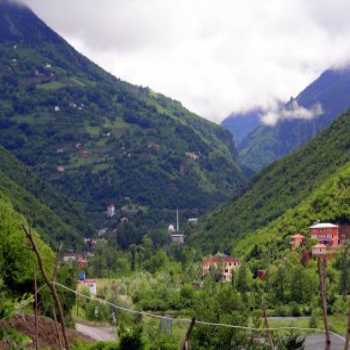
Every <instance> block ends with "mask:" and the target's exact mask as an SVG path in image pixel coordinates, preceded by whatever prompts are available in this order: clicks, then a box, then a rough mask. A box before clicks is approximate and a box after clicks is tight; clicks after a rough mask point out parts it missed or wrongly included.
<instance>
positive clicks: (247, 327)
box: [53, 282, 324, 333]
mask: <svg viewBox="0 0 350 350" xmlns="http://www.w3.org/2000/svg"><path fill="white" fill-rule="evenodd" d="M53 283H54V284H56V285H57V286H58V287H61V288H63V289H65V290H67V291H69V292H72V293H74V294H75V295H79V296H81V297H83V298H85V299H89V300H94V301H98V302H101V303H103V304H107V305H110V306H112V307H114V308H116V309H119V310H122V311H125V312H129V313H132V314H137V315H142V316H148V317H151V318H156V319H161V320H172V321H174V322H183V323H191V321H192V320H191V319H188V318H172V317H168V316H161V315H157V314H154V313H151V312H146V311H138V310H134V309H130V308H127V307H125V306H120V305H116V304H113V303H111V302H109V301H107V300H105V299H102V298H99V297H95V296H89V295H86V294H83V293H80V292H78V291H76V290H74V289H72V288H69V287H67V286H65V285H64V284H61V283H58V282H53ZM196 324H200V325H203V326H212V327H226V328H235V329H243V330H251V331H255V332H266V331H267V330H270V331H280V330H303V331H313V332H315V331H317V332H322V333H323V332H324V329H319V328H308V327H296V326H295V327H294V326H284V327H272V328H256V327H249V326H238V325H232V324H227V323H213V322H206V321H197V320H196Z"/></svg>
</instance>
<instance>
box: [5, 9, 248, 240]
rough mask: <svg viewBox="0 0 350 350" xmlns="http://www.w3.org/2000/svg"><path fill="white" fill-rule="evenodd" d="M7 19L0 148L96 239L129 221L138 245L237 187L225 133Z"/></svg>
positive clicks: (20, 18)
mask: <svg viewBox="0 0 350 350" xmlns="http://www.w3.org/2000/svg"><path fill="white" fill-rule="evenodd" d="M6 6H8V5H7V4H6ZM0 7H1V5H0ZM10 7H11V6H10ZM11 11H12V12H11ZM11 11H10V10H6V11H0V22H2V23H4V22H5V21H1V17H2V16H5V15H6V16H10V19H11V23H12V25H13V26H14V28H15V29H16V30H15V32H16V33H15V34H13V33H12V34H11V31H10V34H6V33H8V32H9V30H7V31H0V53H1V56H0V83H1V85H0V93H1V94H2V96H3V99H2V101H1V103H0V144H2V145H3V146H5V148H6V149H7V150H9V151H10V152H12V153H13V154H14V155H15V156H16V157H17V158H18V159H19V160H21V161H22V162H24V163H25V164H26V165H27V166H30V167H31V169H32V170H33V172H34V173H35V174H36V175H38V176H39V177H41V178H45V179H46V180H48V182H50V183H51V185H52V186H54V188H55V189H56V190H58V191H61V192H62V193H65V194H66V195H67V196H69V197H70V198H71V199H72V200H73V201H75V202H79V203H81V204H82V205H83V210H84V212H85V216H86V218H87V220H90V221H91V223H92V224H93V226H94V227H95V229H100V228H104V227H107V228H111V229H113V230H115V229H117V230H118V229H122V227H121V222H120V220H121V219H122V218H123V217H125V216H128V217H127V218H128V219H129V221H131V222H130V225H129V226H132V225H133V223H134V224H135V225H136V226H138V229H136V228H134V229H133V230H134V231H135V230H137V231H138V238H137V239H140V238H141V236H142V235H143V234H145V233H146V232H147V231H148V230H149V228H150V227H155V226H159V225H160V224H162V225H165V224H166V223H167V222H168V221H169V220H170V219H172V218H173V216H174V210H175V209H176V208H177V207H178V208H180V209H182V210H183V212H184V213H185V217H186V216H187V217H188V216H193V215H199V214H200V213H203V212H205V211H207V210H208V209H209V208H212V207H214V206H215V205H217V204H219V203H221V202H223V201H226V200H228V199H229V198H230V196H231V195H232V194H234V193H235V192H237V191H240V190H241V189H242V188H243V187H244V186H245V183H246V180H245V177H244V175H243V174H242V171H241V169H240V167H239V165H238V162H237V151H236V150H235V147H234V144H233V141H232V138H231V136H230V134H229V132H228V131H226V130H224V129H222V128H221V127H219V126H217V125H216V124H214V123H211V122H209V121H207V120H204V119H203V118H200V117H198V116H196V115H195V114H193V113H191V112H189V111H188V110H187V109H186V108H184V107H183V106H182V105H181V104H180V103H179V102H177V101H174V100H172V99H169V98H166V97H165V96H163V95H161V94H158V93H155V92H153V91H152V90H151V89H149V88H142V87H137V86H133V85H131V84H129V83H127V82H124V81H121V80H120V79H117V78H115V77H113V76H112V75H110V74H109V73H107V72H105V71H103V70H102V69H101V68H99V67H98V66H97V65H96V64H94V63H92V62H91V61H89V60H88V59H87V58H85V57H84V56H82V55H81V54H79V53H78V52H77V51H75V50H74V48H72V46H70V45H69V44H68V43H67V42H66V41H65V40H64V39H62V38H61V37H60V36H59V35H57V34H56V33H54V32H53V31H51V30H50V29H48V27H47V26H46V25H45V24H43V22H42V21H41V20H40V19H38V18H37V17H36V15H34V13H33V12H32V11H31V10H28V9H27V8H23V7H17V6H15V7H11ZM18 11H19V12H21V13H22V12H23V13H24V14H23V15H21V14H18ZM13 12H14V14H13ZM32 22H33V23H32ZM7 23H8V21H7ZM2 25H4V24H2ZM28 27H33V28H38V30H34V31H32V32H33V33H34V36H30V31H29V30H28V29H27V28H28ZM12 29H13V28H12ZM12 31H13V30H12ZM42 31H43V32H44V33H42ZM46 31H49V33H46ZM23 32H25V33H24V34H23ZM4 33H5V35H4ZM22 34H23V35H22ZM45 37H48V38H49V39H48V40H45ZM38 38H39V39H40V40H39V39H38ZM43 38H44V39H43ZM110 204H114V205H115V206H116V208H117V212H116V215H115V217H114V218H107V217H106V214H105V212H106V208H107V206H108V205H110ZM126 207H129V208H132V210H125V208H126ZM123 208H124V209H123ZM128 213H129V214H130V215H129V214H128ZM135 213H136V214H135ZM124 221H125V220H124ZM140 224H141V226H142V225H145V226H144V227H143V228H140V226H139V225H140ZM124 226H125V225H124Z"/></svg>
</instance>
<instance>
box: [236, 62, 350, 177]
mask: <svg viewBox="0 0 350 350" xmlns="http://www.w3.org/2000/svg"><path fill="white" fill-rule="evenodd" d="M293 103H294V104H297V105H298V106H299V107H302V108H305V109H308V110H310V109H311V110H312V109H313V108H314V107H315V106H317V105H319V106H320V107H321V109H322V111H321V113H320V115H315V116H314V118H312V119H299V118H292V119H291V118H283V116H282V115H281V119H280V120H279V122H278V123H277V124H276V125H274V126H268V125H263V124H262V125H260V126H258V127H257V128H256V129H255V130H253V131H252V132H251V133H249V134H248V135H247V136H246V137H245V139H244V140H243V141H242V142H241V143H240V145H239V158H240V161H241V163H242V164H243V165H245V166H247V167H248V168H250V169H252V170H254V171H259V170H260V169H262V168H263V167H265V166H266V165H268V164H270V163H272V162H273V161H275V160H277V159H279V158H281V157H283V156H285V155H287V154H289V153H290V152H292V151H293V150H295V149H297V148H298V147H300V146H302V145H304V144H305V143H307V142H308V141H309V140H310V139H311V138H313V137H314V136H315V135H317V134H318V133H319V132H320V131H321V130H322V129H323V128H325V127H327V126H329V125H330V123H331V122H332V121H333V120H334V119H335V118H336V117H337V116H338V115H339V114H341V113H343V112H345V111H346V110H347V109H348V108H349V107H350V68H348V67H347V68H338V69H329V70H327V71H325V72H324V73H323V74H322V75H321V76H320V77H319V78H318V79H316V80H315V81H314V82H313V83H312V84H310V85H309V86H308V87H307V88H306V89H305V90H303V91H302V92H301V93H300V94H299V95H298V96H297V97H296V98H295V99H294V100H293ZM289 108H290V102H289V103H287V104H286V105H285V107H284V108H282V110H283V109H287V110H288V109H289ZM280 113H281V114H283V111H280ZM277 114H278V111H277ZM295 117H297V116H295Z"/></svg>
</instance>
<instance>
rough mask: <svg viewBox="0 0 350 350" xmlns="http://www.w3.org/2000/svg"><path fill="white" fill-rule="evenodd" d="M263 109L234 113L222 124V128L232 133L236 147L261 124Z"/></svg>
mask: <svg viewBox="0 0 350 350" xmlns="http://www.w3.org/2000/svg"><path fill="white" fill-rule="evenodd" d="M262 113H263V111H262V109H260V108H254V109H251V110H248V111H246V112H241V113H232V114H230V115H229V116H228V117H227V118H225V119H224V121H223V122H222V123H221V126H222V127H224V128H225V129H227V130H228V131H230V132H231V134H232V135H233V138H234V141H235V143H236V146H239V144H240V143H241V142H242V140H244V138H245V137H246V136H247V135H248V134H249V133H250V132H252V131H253V130H254V129H255V128H256V127H257V126H258V125H260V124H261V114H262Z"/></svg>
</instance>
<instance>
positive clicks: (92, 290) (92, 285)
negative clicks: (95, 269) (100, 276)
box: [79, 279, 97, 295]
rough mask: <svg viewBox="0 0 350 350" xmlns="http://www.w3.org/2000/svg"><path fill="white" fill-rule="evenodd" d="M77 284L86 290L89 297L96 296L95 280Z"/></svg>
mask: <svg viewBox="0 0 350 350" xmlns="http://www.w3.org/2000/svg"><path fill="white" fill-rule="evenodd" d="M79 284H80V285H81V286H84V287H86V288H88V289H89V292H90V294H91V295H96V294H97V287H96V280H90V279H86V280H83V281H79Z"/></svg>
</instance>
